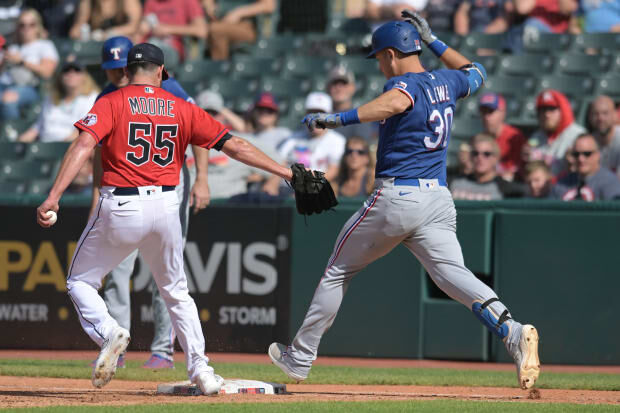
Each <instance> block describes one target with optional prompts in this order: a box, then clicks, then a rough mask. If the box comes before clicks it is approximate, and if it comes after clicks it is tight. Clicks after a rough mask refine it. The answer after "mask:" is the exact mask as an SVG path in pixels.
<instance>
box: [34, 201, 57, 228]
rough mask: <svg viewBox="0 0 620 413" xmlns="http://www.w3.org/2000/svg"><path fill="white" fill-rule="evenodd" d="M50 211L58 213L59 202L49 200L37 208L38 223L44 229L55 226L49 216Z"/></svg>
mask: <svg viewBox="0 0 620 413" xmlns="http://www.w3.org/2000/svg"><path fill="white" fill-rule="evenodd" d="M48 211H54V212H58V201H54V200H52V199H49V198H47V199H46V200H45V201H44V202H43V203H42V204H41V205H40V206H39V207H38V208H37V223H38V224H39V225H41V226H42V227H43V228H49V227H51V226H52V225H54V222H52V221H51V217H50V216H48V215H47V212H48Z"/></svg>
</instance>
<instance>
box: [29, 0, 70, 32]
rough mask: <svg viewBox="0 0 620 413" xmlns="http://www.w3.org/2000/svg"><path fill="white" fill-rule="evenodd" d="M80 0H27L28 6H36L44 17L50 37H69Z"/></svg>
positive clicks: (44, 23)
mask: <svg viewBox="0 0 620 413" xmlns="http://www.w3.org/2000/svg"><path fill="white" fill-rule="evenodd" d="M79 3H80V0H26V2H25V4H26V6H27V7H32V8H35V9H37V10H38V11H39V13H40V14H41V17H42V18H43V25H44V26H45V30H46V31H47V34H48V38H50V39H56V38H59V37H62V38H65V37H69V30H71V27H72V26H73V21H74V20H75V15H76V12H77V9H78V4H79Z"/></svg>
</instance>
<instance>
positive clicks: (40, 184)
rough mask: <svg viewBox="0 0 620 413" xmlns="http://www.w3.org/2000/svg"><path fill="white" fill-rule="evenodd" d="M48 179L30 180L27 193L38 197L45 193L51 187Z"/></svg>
mask: <svg viewBox="0 0 620 413" xmlns="http://www.w3.org/2000/svg"><path fill="white" fill-rule="evenodd" d="M52 184H53V182H52V181H51V180H50V179H32V180H30V181H29V182H28V193H30V194H35V195H40V194H45V193H47V192H48V191H49V190H50V188H51V187H52Z"/></svg>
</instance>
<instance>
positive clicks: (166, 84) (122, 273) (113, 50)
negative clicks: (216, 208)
mask: <svg viewBox="0 0 620 413" xmlns="http://www.w3.org/2000/svg"><path fill="white" fill-rule="evenodd" d="M132 46H133V44H132V42H131V40H129V39H128V38H127V37H124V36H117V37H112V38H110V39H108V40H106V42H105V43H104V44H103V47H102V50H101V58H102V64H101V66H102V68H103V69H104V70H105V72H106V76H107V78H108V80H109V84H108V85H107V86H106V87H105V88H104V90H103V91H102V92H101V94H100V95H99V96H98V97H97V99H99V98H101V97H102V96H105V95H107V94H108V93H111V92H114V91H116V90H117V89H118V88H120V87H123V86H126V84H127V83H128V82H129V79H128V78H127V76H126V74H125V73H124V68H125V67H126V66H127V54H128V53H129V50H130V49H131V47H132ZM162 89H164V90H166V91H168V92H170V93H172V94H173V95H175V96H177V97H179V98H181V99H183V100H187V101H190V102H192V99H191V97H190V96H189V95H188V94H187V93H186V92H185V91H184V90H183V88H182V87H181V85H179V83H178V82H177V81H176V80H174V79H173V78H168V79H166V80H164V81H163V82H162ZM95 153H96V155H95V157H96V160H95V170H94V174H93V175H94V178H95V179H94V180H93V198H92V203H91V204H92V205H91V213H92V211H93V210H94V208H95V206H96V205H97V204H98V202H99V196H100V192H99V183H100V180H101V179H100V178H101V177H100V175H101V161H100V152H99V150H97V151H96V152H95ZM192 153H193V154H194V157H192V156H186V160H185V162H184V163H183V168H182V169H181V174H180V175H179V185H177V186H176V188H175V191H176V193H177V197H178V199H179V201H180V205H179V215H180V219H181V229H182V234H183V245H185V241H186V237H187V225H188V221H189V208H190V204H192V205H193V206H194V212H198V211H199V210H201V209H203V208H205V207H206V206H207V205H208V204H209V186H208V183H207V168H208V153H207V150H206V149H204V148H201V147H199V146H192ZM187 155H191V153H188V154H187ZM188 165H189V166H188ZM196 177H198V179H196ZM190 188H191V190H190ZM137 258H138V250H137V249H136V250H135V251H133V252H132V253H131V254H129V256H127V258H125V259H124V260H123V261H122V262H121V263H120V264H119V265H118V266H117V267H116V268H115V269H113V270H112V271H111V272H110V274H108V276H107V277H106V283H105V285H104V290H103V298H104V301H105V303H106V306H107V307H108V309H109V312H110V315H111V316H112V317H113V318H114V319H115V320H116V321H117V322H118V323H119V325H120V326H121V327H123V328H125V329H127V330H129V329H130V326H131V301H130V291H129V280H130V279H131V274H132V273H133V270H134V267H135V264H136V260H137ZM150 289H151V292H152V301H151V302H152V310H153V325H154V329H155V332H154V336H153V341H152V343H151V357H150V358H149V359H148V360H147V361H146V363H144V365H143V367H145V368H152V369H162V368H174V362H173V354H174V341H175V338H176V335H175V333H174V329H173V328H172V323H171V322H170V316H169V315H168V310H167V309H166V303H165V302H164V300H163V299H162V298H161V295H160V294H159V290H158V289H157V286H156V285H155V281H153V280H152V281H151V286H150ZM118 364H119V365H118V367H124V366H125V360H124V357H120V358H119V361H118Z"/></svg>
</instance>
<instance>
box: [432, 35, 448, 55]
mask: <svg viewBox="0 0 620 413" xmlns="http://www.w3.org/2000/svg"><path fill="white" fill-rule="evenodd" d="M428 48H429V49H430V50H431V52H433V53H434V54H435V56H437V57H441V55H442V54H443V53H444V52H445V51H446V50H448V45H446V44H445V43H444V42H442V41H441V40H439V39H437V40H435V41H434V42H433V43H431V44H429V45H428Z"/></svg>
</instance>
